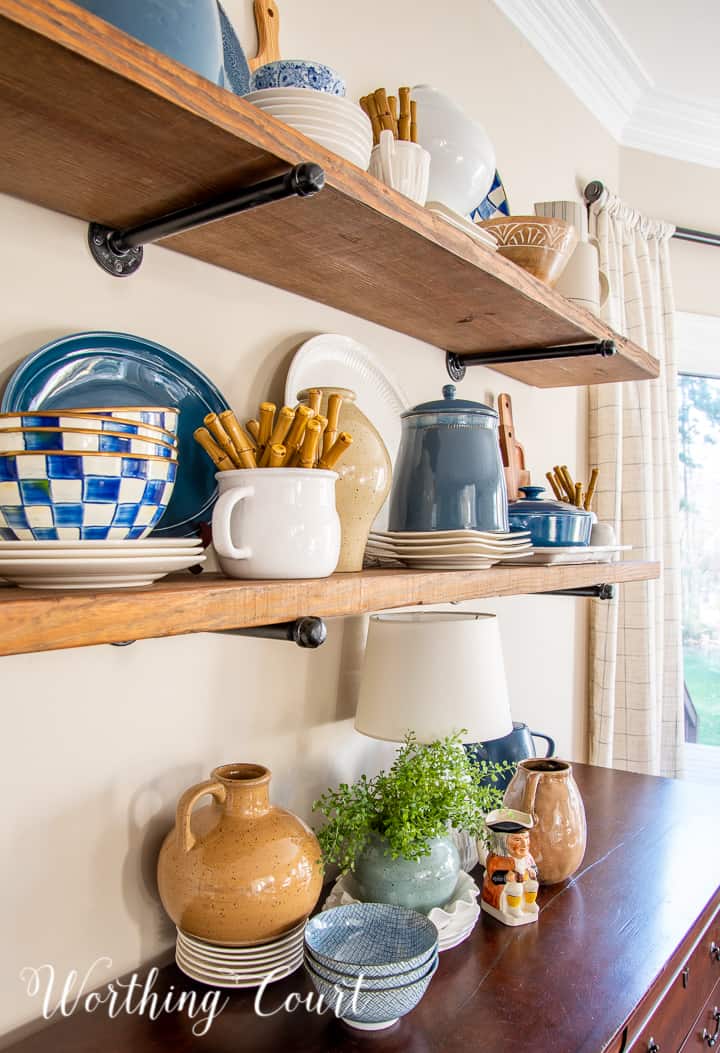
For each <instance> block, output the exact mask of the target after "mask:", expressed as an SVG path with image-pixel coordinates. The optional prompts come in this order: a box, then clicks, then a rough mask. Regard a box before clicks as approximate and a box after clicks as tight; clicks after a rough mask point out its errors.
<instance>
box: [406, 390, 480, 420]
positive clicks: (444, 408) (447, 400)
mask: <svg viewBox="0 0 720 1053" xmlns="http://www.w3.org/2000/svg"><path fill="white" fill-rule="evenodd" d="M455 392H456V388H455V385H454V384H446V385H445V387H444V388H443V389H442V393H443V397H442V398H441V399H435V401H434V402H421V403H420V405H419V406H413V407H412V409H409V410H405V412H404V413H402V414H401V417H414V416H415V415H416V414H420V413H477V414H478V415H479V416H483V417H492V418H493V420H497V419H498V415H497V411H496V410H494V409H493V408H492V406H486V405H485V404H484V403H482V402H471V401H470V400H469V399H459V398H456V397H455Z"/></svg>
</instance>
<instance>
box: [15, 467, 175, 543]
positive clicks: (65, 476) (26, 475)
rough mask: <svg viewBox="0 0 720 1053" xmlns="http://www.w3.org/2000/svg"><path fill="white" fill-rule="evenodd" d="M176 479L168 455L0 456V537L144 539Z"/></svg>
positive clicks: (83, 539)
mask: <svg viewBox="0 0 720 1053" xmlns="http://www.w3.org/2000/svg"><path fill="white" fill-rule="evenodd" d="M176 474H177V462H176V461H174V460H171V459H169V458H167V457H141V456H129V455H125V454H112V453H87V454H74V453H68V452H66V451H56V452H53V453H17V454H0V538H2V540H3V541H15V540H19V541H31V540H35V541H106V540H117V541H122V540H139V539H140V538H143V537H145V535H146V534H149V533H150V531H151V530H152V529H153V527H155V526H156V525H157V523H158V522H159V520H160V518H161V516H162V514H163V512H164V511H165V509H166V508H167V505H168V501H169V500H170V497H171V495H172V491H173V486H174V485H175V477H176Z"/></svg>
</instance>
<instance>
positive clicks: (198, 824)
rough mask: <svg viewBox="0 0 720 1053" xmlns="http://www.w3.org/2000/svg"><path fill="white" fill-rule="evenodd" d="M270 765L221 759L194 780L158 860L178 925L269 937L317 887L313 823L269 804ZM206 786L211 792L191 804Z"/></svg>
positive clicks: (200, 931)
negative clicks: (207, 801) (209, 773)
mask: <svg viewBox="0 0 720 1053" xmlns="http://www.w3.org/2000/svg"><path fill="white" fill-rule="evenodd" d="M270 776H271V773H270V771H269V770H268V769H267V768H264V767H262V766H261V765H259V764H224V765H223V766H222V767H220V768H216V769H215V770H214V771H213V773H212V777H211V778H210V780H209V781H208V782H201V783H199V784H198V785H197V786H191V787H190V789H189V790H186V791H185V793H184V794H183V795H182V797H181V798H180V800H179V801H178V805H177V815H176V822H175V827H174V828H173V829H172V830H171V831H170V833H169V834H168V836H167V837H166V838H165V842H164V844H163V846H162V848H161V850H160V858H159V860H158V887H159V889H160V898H161V899H162V903H163V906H164V907H165V910H166V911H167V912H168V914H169V915H170V917H171V918H172V920H173V921H174V922H175V924H176V925H177V927H178V928H179V929H182V931H183V932H187V933H190V934H191V935H192V936H197V937H199V938H200V939H204V940H211V941H212V942H214V943H221V944H228V945H234V946H237V945H241V944H246V943H257V942H259V941H263V940H268V939H272V938H273V937H275V936H279V935H280V934H281V933H283V932H285V931H286V930H287V929H290V928H291V927H292V926H293V925H295V924H296V923H297V922H299V921H301V920H302V919H303V918H305V917H307V915H308V914H309V913H310V911H311V910H312V909H313V907H314V906H315V904H316V902H317V900H318V896H319V895H320V889H321V888H322V877H323V875H322V867H321V864H320V858H321V851H320V845H319V844H318V841H317V838H316V837H315V835H314V834H313V833H312V831H311V830H310V829H309V828H308V827H307V826H306V825H305V823H303V822H302V820H301V819H298V818H297V816H295V815H293V814H292V813H291V812H286V811H285V810H284V809H282V808H276V807H274V806H273V805H271V804H270V800H269V792H268V791H269V785H270ZM206 794H210V795H211V796H212V797H213V798H214V800H213V801H212V802H211V803H210V804H207V805H205V806H204V807H202V808H198V809H197V810H196V811H193V808H194V806H195V804H196V802H197V801H198V800H199V799H200V798H201V797H203V796H205V795H206Z"/></svg>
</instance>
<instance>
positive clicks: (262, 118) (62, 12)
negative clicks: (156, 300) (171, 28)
mask: <svg viewBox="0 0 720 1053" xmlns="http://www.w3.org/2000/svg"><path fill="white" fill-rule="evenodd" d="M0 53H1V54H2V69H1V70H0V142H2V149H1V150H0V191H2V192H5V193H8V194H13V195H15V196H17V197H20V198H24V199H25V200H28V201H31V202H34V203H35V204H39V205H44V206H46V207H47V208H51V209H55V210H56V211H59V212H63V213H66V214H68V215H71V216H76V217H78V218H80V219H83V220H97V221H99V222H101V223H105V224H107V225H108V226H116V227H122V226H126V225H129V224H133V223H138V222H141V221H144V220H148V219H150V218H154V217H156V216H158V215H161V214H163V213H165V212H167V211H169V210H171V209H175V208H180V207H183V206H186V205H189V204H192V203H197V202H199V201H203V200H206V199H210V198H213V197H215V196H219V195H221V194H223V193H227V192H229V191H230V190H232V189H233V188H236V187H237V186H238V185H243V184H245V183H249V182H252V181H255V180H257V179H261V178H265V177H267V176H270V175H275V174H278V173H279V172H281V171H284V170H286V169H287V166H288V165H289V164H296V163H298V162H300V161H315V162H317V163H318V164H320V165H322V167H323V168H324V169H325V173H326V179H327V183H326V187H325V189H324V190H323V192H322V193H321V194H319V195H317V196H316V197H315V198H312V199H304V200H298V199H290V200H287V201H284V202H280V203H277V204H274V205H271V206H269V207H266V208H261V209H258V210H256V211H253V212H246V213H244V214H242V215H240V216H237V217H235V218H233V219H228V220H223V221H222V222H218V223H214V224H211V225H209V226H207V227H204V228H200V229H198V230H195V231H192V232H189V233H186V234H183V235H179V236H176V237H174V238H171V239H168V240H167V242H165V243H164V244H167V247H168V248H172V249H175V250H176V251H178V252H182V253H186V254H188V255H190V256H195V257H197V258H198V259H202V260H205V261H207V262H209V263H214V264H217V265H218V266H221V267H225V268H227V269H228V270H232V271H237V272H239V273H241V274H245V275H248V276H249V277H251V278H257V279H259V280H260V281H263V282H267V283H269V284H270V285H276V286H280V287H281V288H283V289H287V290H289V291H290V292H294V293H298V294H300V295H301V296H306V297H309V298H310V299H312V300H317V301H320V302H321V303H325V304H329V305H331V306H333V307H337V308H340V309H341V310H344V311H348V312H350V313H351V314H355V315H360V316H362V317H363V318H367V319H369V320H371V321H373V322H377V323H379V324H381V325H384V326H387V327H388V328H390V329H395V330H398V331H399V332H402V333H407V334H409V335H410V336H415V337H418V338H420V339H422V340H426V341H429V342H430V343H433V344H436V345H437V346H438V347H440V348H443V349H445V350H449V351H456V352H459V353H463V352H466V353H467V352H471V351H499V350H509V349H518V348H542V347H547V346H550V345H555V344H570V343H577V342H581V341H586V340H588V339H614V340H615V341H616V344H617V346H618V354H617V355H616V356H615V357H614V358H612V359H601V358H599V357H593V358H578V359H565V360H560V361H555V362H553V361H548V362H535V363H533V362H526V363H520V364H514V365H506V366H498V367H496V368H498V369H500V370H501V371H502V372H504V373H507V374H508V375H509V376H513V377H516V378H517V379H519V380H523V381H526V382H528V383H531V384H535V385H537V386H539V387H556V386H564V385H577V384H596V383H603V382H614V381H621V380H642V379H648V378H651V377H655V376H657V375H658V373H659V363H658V361H657V360H656V359H654V358H653V357H652V356H651V355H649V354H648V353H647V352H646V351H644V350H642V348H640V347H638V346H637V345H636V344H633V343H632V342H631V341H628V340H625V339H623V338H622V337H618V336H616V335H615V334H614V333H613V332H612V330H610V329H609V328H608V327H607V326H606V325H604V324H603V323H602V322H600V321H599V320H598V319H597V318H595V317H594V316H593V315H592V314H589V313H588V312H586V311H583V310H580V309H579V308H577V307H575V306H573V305H572V304H570V303H569V302H568V301H567V300H565V299H564V297H562V296H561V295H560V294H559V293H557V292H555V291H553V290H552V289H549V288H547V286H545V285H543V284H542V283H541V282H539V281H537V280H535V279H534V278H533V277H532V276H530V275H528V274H527V273H526V272H525V271H523V270H521V269H520V268H518V267H516V266H515V264H513V263H511V262H510V261H508V260H505V259H503V258H502V257H501V256H499V255H497V254H496V253H492V252H489V251H488V250H487V249H484V248H482V247H481V246H479V245H477V244H476V243H475V242H474V241H472V240H471V239H470V238H468V237H467V236H466V235H464V234H462V233H459V232H457V231H455V230H453V229H452V228H450V227H448V226H447V225H446V224H444V223H443V222H442V221H441V220H438V219H436V218H434V217H433V216H432V215H431V214H430V213H429V212H427V211H426V210H425V209H423V208H421V207H419V206H417V205H415V204H413V203H412V202H411V201H409V200H408V199H407V198H404V197H402V196H401V195H399V194H397V193H395V192H394V191H392V190H390V189H388V188H387V187H385V186H384V185H383V184H382V183H380V182H379V181H377V180H376V179H374V178H373V177H372V176H370V175H368V174H367V173H366V172H362V171H361V170H360V169H358V168H357V167H355V166H354V165H352V164H349V163H348V162H346V161H343V160H342V159H341V158H339V157H337V156H336V155H335V154H331V153H329V152H327V151H326V150H324V149H323V148H322V147H320V146H318V145H317V144H316V143H314V142H312V141H311V140H309V139H307V138H305V137H304V136H303V135H300V134H299V133H297V132H295V131H293V130H292V129H291V128H288V127H287V126H286V125H284V124H282V123H280V122H279V121H277V120H275V119H273V118H271V117H269V116H267V115H265V114H263V113H262V112H261V111H259V110H258V109H256V108H255V107H254V106H252V105H250V104H249V103H246V102H245V101H244V100H243V99H240V98H237V97H236V96H234V95H232V94H231V93H229V92H227V91H224V90H223V89H221V88H218V87H216V86H215V85H214V84H211V83H210V82H209V81H207V80H205V79H204V78H202V77H200V76H199V75H197V74H196V73H194V72H193V71H192V70H189V69H187V68H186V67H184V66H181V65H179V64H177V63H175V62H173V61H172V60H171V59H168V58H166V57H165V56H163V55H160V54H159V53H158V52H156V51H154V50H153V49H152V48H149V47H147V46H145V45H144V44H142V43H140V42H138V41H136V40H134V39H133V38H131V37H129V36H126V35H125V34H124V33H122V32H120V31H119V30H117V29H115V28H114V27H113V26H111V25H109V24H108V23H106V22H104V21H102V20H101V19H99V18H96V17H95V16H93V15H91V14H89V13H88V12H86V11H85V10H83V9H81V8H79V7H77V6H76V5H75V4H73V3H70V2H68V0H0ZM530 160H531V159H530V158H528V163H530ZM78 251H83V249H82V246H80V245H79V246H78ZM151 270H152V263H151V262H150V261H148V262H146V264H145V270H144V271H143V272H142V274H141V275H139V276H138V277H136V278H134V279H133V280H134V281H144V280H148V278H150V276H151Z"/></svg>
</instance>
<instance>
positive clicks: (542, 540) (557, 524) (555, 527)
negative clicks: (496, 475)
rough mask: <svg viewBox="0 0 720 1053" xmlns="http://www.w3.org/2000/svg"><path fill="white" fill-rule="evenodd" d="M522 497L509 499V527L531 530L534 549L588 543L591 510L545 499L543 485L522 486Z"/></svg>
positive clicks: (591, 520)
mask: <svg viewBox="0 0 720 1053" xmlns="http://www.w3.org/2000/svg"><path fill="white" fill-rule="evenodd" d="M520 489H521V490H522V491H523V492H524V493H525V495H526V496H525V497H524V498H523V499H522V500H520V501H511V502H510V505H509V507H508V520H509V522H510V530H511V531H518V530H528V531H530V541H531V542H532V544H533V546H534V547H535V548H565V547H569V546H573V545H575V546H580V545H589V544H590V533H591V531H592V525H593V515H592V512H586V511H585V510H584V509H582V508H576V507H575V506H574V505H571V504H566V503H565V502H564V501H545V500H543V497H542V494H544V493H545V488H544V487H542V486H523V487H520Z"/></svg>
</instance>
